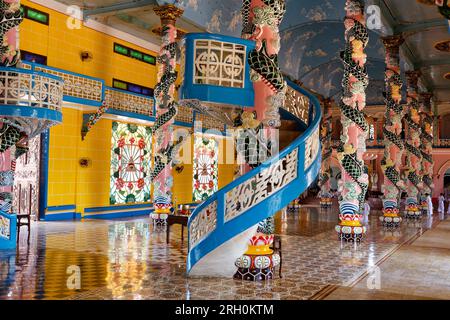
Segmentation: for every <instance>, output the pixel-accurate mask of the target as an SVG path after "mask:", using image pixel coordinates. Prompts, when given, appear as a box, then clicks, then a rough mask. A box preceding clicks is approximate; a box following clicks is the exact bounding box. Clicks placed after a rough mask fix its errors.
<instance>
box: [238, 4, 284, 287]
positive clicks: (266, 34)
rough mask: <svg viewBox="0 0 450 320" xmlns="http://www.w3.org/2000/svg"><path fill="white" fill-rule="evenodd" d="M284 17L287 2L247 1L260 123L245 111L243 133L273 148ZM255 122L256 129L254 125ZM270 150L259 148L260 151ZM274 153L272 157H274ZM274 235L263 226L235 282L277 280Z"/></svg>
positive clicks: (246, 30)
mask: <svg viewBox="0 0 450 320" xmlns="http://www.w3.org/2000/svg"><path fill="white" fill-rule="evenodd" d="M284 14H285V1H284V0H272V1H267V0H244V1H243V5H242V20H243V30H242V37H243V38H244V39H250V40H254V41H255V42H256V48H255V49H254V50H253V51H252V52H250V54H249V57H248V62H249V64H250V68H251V77H252V81H253V87H254V91H255V103H254V109H253V110H252V111H255V112H256V119H253V118H254V117H253V116H252V115H250V114H249V112H248V111H245V112H244V113H243V114H242V115H241V117H242V120H243V121H242V122H243V125H242V126H241V129H242V131H244V130H247V133H248V132H250V133H252V134H257V135H260V136H261V135H262V136H263V137H264V141H268V142H269V141H270V142H271V143H272V146H273V145H274V144H276V145H278V140H277V139H278V135H277V128H278V127H279V126H280V125H281V121H280V115H279V108H280V107H281V106H283V103H284V99H285V88H286V82H285V81H284V78H283V75H282V74H281V71H280V67H279V65H278V56H277V55H278V52H279V51H280V35H279V26H280V23H281V21H282V19H283V17H284ZM255 120H256V121H255ZM252 122H253V123H254V124H255V125H251V123H252ZM258 122H259V123H258ZM243 133H244V134H246V132H243ZM266 146H268V144H266ZM266 146H262V145H261V144H259V145H258V148H261V147H262V148H265V147H266ZM252 147H254V146H252ZM273 150H274V149H272V150H271V151H272V153H271V155H274V154H273ZM275 150H276V149H275ZM264 161H265V159H258V160H257V161H256V163H250V164H248V165H244V166H243V168H242V169H243V170H241V171H244V172H245V171H246V170H249V169H251V168H253V167H256V166H258V165H259V164H260V163H261V162H264ZM273 232H274V221H273V218H268V219H266V220H264V221H262V222H261V223H260V225H259V227H258V229H257V233H256V235H254V236H253V237H252V238H251V239H250V241H249V246H248V250H247V252H246V253H245V254H244V256H242V257H241V258H239V259H238V260H237V261H236V263H235V265H236V266H237V267H238V270H237V272H236V274H235V275H234V278H235V279H243V280H250V281H263V280H268V279H271V278H272V277H273V268H274V266H276V265H277V264H278V262H279V256H278V255H276V254H273V251H272V250H271V249H270V245H271V244H272V243H273V239H274V236H273ZM258 261H262V265H261V264H260V263H255V262H258Z"/></svg>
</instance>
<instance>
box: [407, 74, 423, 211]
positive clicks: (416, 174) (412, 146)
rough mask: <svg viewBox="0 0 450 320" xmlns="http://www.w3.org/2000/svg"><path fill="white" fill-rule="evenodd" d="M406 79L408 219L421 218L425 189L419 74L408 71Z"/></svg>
mask: <svg viewBox="0 0 450 320" xmlns="http://www.w3.org/2000/svg"><path fill="white" fill-rule="evenodd" d="M406 79H407V82H408V96H407V107H408V110H407V113H406V115H405V120H406V123H407V124H408V132H407V137H406V141H405V148H406V166H407V168H406V174H407V179H408V180H407V185H406V191H407V193H408V197H407V198H406V207H405V216H406V217H408V218H420V216H421V212H420V208H419V190H420V189H422V188H423V184H422V175H421V171H422V170H421V169H422V153H421V151H420V145H421V143H422V142H421V140H420V135H421V133H422V128H421V124H420V114H419V93H418V84H417V83H418V80H419V72H417V71H407V72H406Z"/></svg>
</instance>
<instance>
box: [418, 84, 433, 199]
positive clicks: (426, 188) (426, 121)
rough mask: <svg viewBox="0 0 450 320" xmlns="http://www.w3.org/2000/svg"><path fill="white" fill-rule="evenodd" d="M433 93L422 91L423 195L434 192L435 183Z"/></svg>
mask: <svg viewBox="0 0 450 320" xmlns="http://www.w3.org/2000/svg"><path fill="white" fill-rule="evenodd" d="M432 97H433V94H432V93H428V92H426V93H421V94H420V98H421V100H422V103H421V111H422V118H421V120H422V135H421V140H422V148H421V152H422V156H423V161H422V168H423V192H422V195H425V194H430V195H431V194H432V193H433V189H434V183H433V166H434V163H433V113H432V110H431V98H432Z"/></svg>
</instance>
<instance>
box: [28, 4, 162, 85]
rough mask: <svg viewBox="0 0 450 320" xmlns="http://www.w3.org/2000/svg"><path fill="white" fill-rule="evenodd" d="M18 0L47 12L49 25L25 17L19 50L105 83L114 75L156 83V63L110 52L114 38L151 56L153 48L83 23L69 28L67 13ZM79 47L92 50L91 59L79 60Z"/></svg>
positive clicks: (138, 81) (50, 63)
mask: <svg viewBox="0 0 450 320" xmlns="http://www.w3.org/2000/svg"><path fill="white" fill-rule="evenodd" d="M21 3H22V4H23V5H26V6H29V7H32V8H36V9H38V10H41V11H43V12H46V13H49V14H50V25H49V26H46V25H43V24H41V23H37V22H34V21H32V20H29V19H24V21H23V23H22V24H21V25H20V48H21V49H22V50H26V51H30V52H33V53H37V54H40V55H44V56H47V63H48V65H49V66H52V67H55V68H61V69H64V70H68V71H72V72H77V73H81V74H84V75H88V76H92V77H97V78H101V79H104V80H105V81H106V85H108V86H111V85H112V79H113V78H116V79H120V80H124V81H128V82H132V83H136V84H139V85H142V86H146V87H151V88H153V87H154V86H155V84H156V67H155V66H153V65H150V64H147V63H144V62H141V61H138V60H135V59H132V58H129V57H125V56H123V55H120V54H117V53H113V43H114V42H117V43H120V44H122V45H125V46H127V47H130V48H132V49H136V50H139V51H142V52H145V53H148V54H152V55H154V56H156V55H157V53H156V52H152V51H149V50H146V49H144V48H142V47H139V46H136V45H134V44H132V43H129V42H127V41H123V40H119V39H116V38H113V37H111V36H109V35H107V34H104V33H101V32H98V31H96V30H93V29H90V28H87V27H85V26H82V27H81V29H79V30H70V29H69V28H67V25H66V21H67V16H66V15H64V14H62V13H59V12H57V11H54V10H51V9H48V8H45V7H43V6H40V5H38V4H36V3H34V2H31V1H28V0H22V2H21ZM82 51H89V52H91V53H92V54H93V60H91V61H85V62H82V61H81V59H80V53H81V52H82Z"/></svg>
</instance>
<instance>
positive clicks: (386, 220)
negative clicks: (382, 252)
mask: <svg viewBox="0 0 450 320" xmlns="http://www.w3.org/2000/svg"><path fill="white" fill-rule="evenodd" d="M402 220H403V219H402V217H400V216H395V217H390V216H382V217H380V221H381V223H382V224H383V226H384V227H386V228H398V227H400V224H401V223H402Z"/></svg>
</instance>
